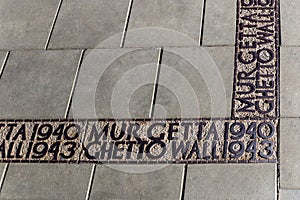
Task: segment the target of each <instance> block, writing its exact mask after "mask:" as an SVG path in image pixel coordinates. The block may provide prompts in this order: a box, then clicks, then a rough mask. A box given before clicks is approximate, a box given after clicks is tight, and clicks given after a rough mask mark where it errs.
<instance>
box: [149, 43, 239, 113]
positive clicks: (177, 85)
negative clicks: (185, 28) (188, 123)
mask: <svg viewBox="0 0 300 200" xmlns="http://www.w3.org/2000/svg"><path fill="white" fill-rule="evenodd" d="M233 58H234V48H233V47H221V48H214V47H212V48H166V49H165V50H164V52H163V56H162V66H161V70H160V75H159V86H158V91H157V97H156V104H155V111H154V116H155V117H168V118H172V117H196V118H197V117H230V111H231V98H232V80H233V71H234V70H233V66H234V64H233Z"/></svg>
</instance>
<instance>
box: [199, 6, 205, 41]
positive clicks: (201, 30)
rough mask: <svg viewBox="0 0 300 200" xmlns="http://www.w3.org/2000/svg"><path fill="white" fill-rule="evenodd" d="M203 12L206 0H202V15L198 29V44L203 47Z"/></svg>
mask: <svg viewBox="0 0 300 200" xmlns="http://www.w3.org/2000/svg"><path fill="white" fill-rule="evenodd" d="M205 10H206V0H203V4H202V15H201V27H200V41H199V42H200V46H202V45H203V33H204V19H205Z"/></svg>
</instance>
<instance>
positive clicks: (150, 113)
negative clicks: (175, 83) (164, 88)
mask: <svg viewBox="0 0 300 200" xmlns="http://www.w3.org/2000/svg"><path fill="white" fill-rule="evenodd" d="M162 55H163V48H159V53H158V60H157V68H156V73H155V80H154V85H153V93H152V99H151V105H150V112H149V118H152V117H153V114H154V109H155V102H156V96H157V90H158V83H159V75H160V69H161V61H162Z"/></svg>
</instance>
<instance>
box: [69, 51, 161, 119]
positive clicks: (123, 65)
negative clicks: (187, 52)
mask: <svg viewBox="0 0 300 200" xmlns="http://www.w3.org/2000/svg"><path fill="white" fill-rule="evenodd" d="M157 60H158V50H157V49H98V50H92V51H89V52H87V53H86V55H85V57H84V59H83V63H82V65H81V68H80V73H79V76H78V81H77V85H76V88H75V92H74V96H73V101H72V106H71V113H73V114H71V115H73V116H71V115H70V117H74V118H130V117H134V118H142V117H143V118H147V117H148V116H149V111H150V105H151V100H152V93H153V86H154V80H155V73H156V68H157V67H156V66H157Z"/></svg>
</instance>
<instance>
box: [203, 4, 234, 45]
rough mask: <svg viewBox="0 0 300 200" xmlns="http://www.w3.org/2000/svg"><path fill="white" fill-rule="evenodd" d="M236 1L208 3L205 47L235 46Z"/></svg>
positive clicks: (205, 18)
mask: <svg viewBox="0 0 300 200" xmlns="http://www.w3.org/2000/svg"><path fill="white" fill-rule="evenodd" d="M235 29H236V1H235V0H228V1H223V0H210V1H206V9H205V16H204V27H203V42H202V44H203V45H212V46H214V45H232V46H234V44H235Z"/></svg>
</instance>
